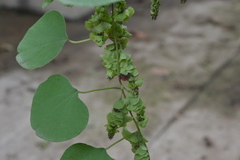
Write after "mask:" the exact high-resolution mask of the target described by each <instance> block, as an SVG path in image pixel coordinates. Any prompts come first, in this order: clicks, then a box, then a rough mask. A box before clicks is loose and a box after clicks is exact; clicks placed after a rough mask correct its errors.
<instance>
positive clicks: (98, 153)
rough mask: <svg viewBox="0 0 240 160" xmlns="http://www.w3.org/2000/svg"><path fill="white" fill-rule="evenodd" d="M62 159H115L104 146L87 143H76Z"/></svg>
mask: <svg viewBox="0 0 240 160" xmlns="http://www.w3.org/2000/svg"><path fill="white" fill-rule="evenodd" d="M60 160H114V159H112V158H111V157H110V156H109V155H108V154H107V152H106V150H105V149H104V148H94V147H92V146H89V145H87V144H83V143H76V144H74V145H72V146H70V147H69V148H68V149H67V150H66V151H65V152H64V153H63V155H62V157H61V159H60Z"/></svg>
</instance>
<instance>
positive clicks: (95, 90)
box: [78, 87, 121, 94]
mask: <svg viewBox="0 0 240 160" xmlns="http://www.w3.org/2000/svg"><path fill="white" fill-rule="evenodd" d="M110 89H121V88H119V87H109V88H100V89H94V90H90V91H78V93H83V94H84V93H91V92H97V91H104V90H110Z"/></svg>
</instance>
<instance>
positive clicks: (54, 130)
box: [31, 75, 89, 142]
mask: <svg viewBox="0 0 240 160" xmlns="http://www.w3.org/2000/svg"><path fill="white" fill-rule="evenodd" d="M88 117H89V114H88V109H87V107H86V105H85V104H84V103H83V102H82V101H81V100H80V99H79V98H78V90H76V89H75V88H73V87H72V86H71V84H70V83H69V81H68V79H67V78H66V77H64V76H62V75H53V76H51V77H49V78H48V79H47V80H46V81H45V82H43V83H42V84H40V86H39V87H38V88H37V90H36V93H35V95H34V98H33V102H32V109H31V125H32V128H33V129H34V130H35V131H36V134H37V135H38V136H39V137H40V138H42V139H45V140H47V141H52V142H60V141H66V140H69V139H71V138H73V137H75V136H77V135H78V134H80V133H81V132H82V131H83V130H84V128H85V127H86V125H87V122H88Z"/></svg>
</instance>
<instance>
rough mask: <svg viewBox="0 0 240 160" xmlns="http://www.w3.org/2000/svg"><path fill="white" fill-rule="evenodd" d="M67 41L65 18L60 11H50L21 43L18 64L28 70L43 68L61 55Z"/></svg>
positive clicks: (28, 32)
mask: <svg viewBox="0 0 240 160" xmlns="http://www.w3.org/2000/svg"><path fill="white" fill-rule="evenodd" d="M67 39H68V37H67V34H66V24H65V20H64V18H63V16H62V15H61V14H60V13H59V12H58V11H54V10H53V11H49V12H47V13H46V14H44V16H43V17H42V18H40V19H39V20H38V21H37V22H36V23H35V24H34V25H33V26H32V27H31V28H30V29H29V30H28V31H27V33H26V35H25V36H24V37H23V39H22V41H21V42H20V43H19V45H18V49H17V50H18V53H19V54H18V55H17V57H16V59H17V62H18V63H19V64H20V65H21V66H22V67H23V68H26V69H35V68H39V67H42V66H44V65H45V64H47V63H48V62H50V61H51V60H52V59H54V58H55V57H56V56H57V55H58V54H59V53H60V51H61V50H62V47H63V45H64V44H65V43H66V41H67Z"/></svg>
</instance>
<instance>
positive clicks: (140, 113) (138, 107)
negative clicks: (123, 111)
mask: <svg viewBox="0 0 240 160" xmlns="http://www.w3.org/2000/svg"><path fill="white" fill-rule="evenodd" d="M124 104H125V105H126V106H127V110H128V111H131V112H134V113H136V114H137V117H136V119H137V123H138V125H139V126H140V127H141V128H145V127H146V125H147V122H148V117H146V116H144V113H145V109H146V106H145V105H144V103H143V100H142V99H141V98H139V97H128V98H125V99H124Z"/></svg>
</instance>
